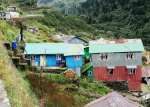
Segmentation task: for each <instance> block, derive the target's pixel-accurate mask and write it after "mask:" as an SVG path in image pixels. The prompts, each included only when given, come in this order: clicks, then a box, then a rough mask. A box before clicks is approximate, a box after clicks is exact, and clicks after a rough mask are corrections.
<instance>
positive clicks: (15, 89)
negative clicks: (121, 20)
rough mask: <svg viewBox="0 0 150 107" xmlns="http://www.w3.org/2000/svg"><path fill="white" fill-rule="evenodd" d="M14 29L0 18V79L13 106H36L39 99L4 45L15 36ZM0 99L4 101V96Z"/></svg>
mask: <svg viewBox="0 0 150 107" xmlns="http://www.w3.org/2000/svg"><path fill="white" fill-rule="evenodd" d="M6 26H7V28H6ZM13 30H16V29H14V27H12V26H10V25H8V24H7V23H5V22H4V21H1V20H0V79H1V80H2V81H3V84H4V87H5V89H6V91H7V95H8V98H9V101H10V104H11V107H35V106H37V100H36V98H35V97H34V95H33V93H32V92H31V90H30V89H29V87H28V85H29V84H28V83H27V82H26V81H25V80H24V79H23V78H22V77H21V75H20V73H19V71H18V70H17V69H16V67H15V66H14V65H13V63H12V61H11V60H10V57H9V54H8V52H7V50H6V48H5V47H4V46H3V42H8V41H9V40H10V38H11V37H9V36H12V38H13V36H14V33H13ZM8 33H9V35H8ZM0 100H1V101H3V99H2V98H1V99H0Z"/></svg>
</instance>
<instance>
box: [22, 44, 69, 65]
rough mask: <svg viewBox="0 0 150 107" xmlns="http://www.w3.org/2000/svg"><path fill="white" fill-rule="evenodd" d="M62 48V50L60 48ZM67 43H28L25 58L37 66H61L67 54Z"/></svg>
mask: <svg viewBox="0 0 150 107" xmlns="http://www.w3.org/2000/svg"><path fill="white" fill-rule="evenodd" d="M60 47H61V48H60ZM67 48H68V44H66V43H59V44H58V43H26V47H25V52H24V54H25V56H26V58H27V59H30V60H31V61H32V64H33V65H34V64H35V65H36V66H46V67H52V66H60V64H61V63H62V61H63V60H64V59H65V57H64V53H66V52H67Z"/></svg>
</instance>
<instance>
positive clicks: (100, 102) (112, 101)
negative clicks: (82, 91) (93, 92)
mask: <svg viewBox="0 0 150 107" xmlns="http://www.w3.org/2000/svg"><path fill="white" fill-rule="evenodd" d="M84 107H143V106H142V105H140V104H138V103H135V102H133V101H131V100H129V99H127V98H126V97H123V96H121V95H119V94H118V93H117V92H111V93H109V94H107V95H105V96H103V97H101V98H99V99H96V100H94V101H92V102H90V103H88V104H86V105H85V106H84Z"/></svg>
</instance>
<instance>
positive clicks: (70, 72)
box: [64, 69, 75, 78]
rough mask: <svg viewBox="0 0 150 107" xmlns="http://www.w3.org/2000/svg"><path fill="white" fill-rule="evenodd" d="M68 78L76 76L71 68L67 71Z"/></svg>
mask: <svg viewBox="0 0 150 107" xmlns="http://www.w3.org/2000/svg"><path fill="white" fill-rule="evenodd" d="M64 73H65V76H66V78H74V77H75V72H74V71H73V70H71V69H68V70H66V71H65V72H64Z"/></svg>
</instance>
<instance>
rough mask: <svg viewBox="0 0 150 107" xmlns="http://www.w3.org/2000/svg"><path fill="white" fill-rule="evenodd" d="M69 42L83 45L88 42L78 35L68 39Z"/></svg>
mask: <svg viewBox="0 0 150 107" xmlns="http://www.w3.org/2000/svg"><path fill="white" fill-rule="evenodd" d="M68 42H69V43H82V44H83V45H88V43H87V42H86V41H84V40H82V39H80V38H78V37H74V38H72V39H71V40H69V41H68Z"/></svg>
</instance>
